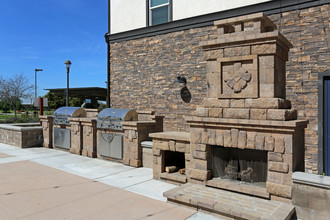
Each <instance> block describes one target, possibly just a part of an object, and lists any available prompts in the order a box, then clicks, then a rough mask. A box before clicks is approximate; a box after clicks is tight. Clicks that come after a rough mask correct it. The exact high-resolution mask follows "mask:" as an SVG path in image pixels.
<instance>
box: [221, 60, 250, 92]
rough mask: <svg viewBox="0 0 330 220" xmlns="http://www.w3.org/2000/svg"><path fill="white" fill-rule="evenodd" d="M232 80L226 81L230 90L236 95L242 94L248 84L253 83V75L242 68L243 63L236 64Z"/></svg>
mask: <svg viewBox="0 0 330 220" xmlns="http://www.w3.org/2000/svg"><path fill="white" fill-rule="evenodd" d="M231 75H232V78H230V79H225V80H224V81H225V83H226V84H227V86H229V88H231V89H232V90H234V92H235V93H240V92H241V91H242V90H243V89H245V87H246V86H247V83H248V82H250V81H251V78H252V74H251V73H249V71H248V70H246V69H245V68H243V67H242V64H241V63H235V64H234V66H233V71H232V74H231Z"/></svg>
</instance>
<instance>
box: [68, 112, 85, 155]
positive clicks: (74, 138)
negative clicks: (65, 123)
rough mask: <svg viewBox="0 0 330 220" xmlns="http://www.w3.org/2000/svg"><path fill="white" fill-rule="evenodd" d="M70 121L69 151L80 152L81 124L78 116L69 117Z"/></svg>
mask: <svg viewBox="0 0 330 220" xmlns="http://www.w3.org/2000/svg"><path fill="white" fill-rule="evenodd" d="M69 120H70V123H71V147H70V152H71V153H73V154H79V155H81V153H82V126H81V122H80V120H79V118H69Z"/></svg>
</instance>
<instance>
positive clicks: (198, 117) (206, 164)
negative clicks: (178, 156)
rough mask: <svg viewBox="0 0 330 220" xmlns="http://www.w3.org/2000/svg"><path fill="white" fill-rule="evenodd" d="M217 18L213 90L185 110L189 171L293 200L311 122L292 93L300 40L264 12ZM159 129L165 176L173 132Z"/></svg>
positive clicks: (159, 163)
mask: <svg viewBox="0 0 330 220" xmlns="http://www.w3.org/2000/svg"><path fill="white" fill-rule="evenodd" d="M214 25H215V26H216V28H217V30H218V39H215V40H209V41H206V42H201V44H200V45H201V47H202V48H203V50H204V58H205V60H206V63H207V72H206V74H207V83H206V85H205V86H206V87H207V97H205V98H204V100H203V101H202V103H201V105H200V106H199V107H197V108H196V111H195V115H194V116H189V117H186V118H185V119H186V121H187V123H188V124H189V125H190V133H189V137H190V138H189V139H188V140H187V141H189V144H190V145H189V148H190V150H189V151H185V158H186V167H185V168H186V173H185V178H186V179H187V182H191V183H198V184H204V185H207V186H212V187H215V188H221V189H226V190H230V191H236V192H241V193H244V194H249V195H254V196H257V197H262V198H267V199H272V200H281V201H284V200H285V201H287V200H288V199H291V189H292V172H293V171H304V129H305V128H306V126H307V121H300V120H297V111H296V110H293V109H291V103H290V101H289V100H286V99H285V98H286V94H285V89H286V86H285V85H286V76H285V74H286V73H285V63H286V61H287V60H288V51H289V49H290V48H291V47H292V45H291V43H290V42H289V41H288V40H287V39H286V38H285V37H284V36H283V35H282V34H281V33H279V31H278V30H277V27H276V25H275V24H274V23H273V22H272V21H270V20H269V19H268V17H267V16H265V15H264V14H263V13H257V14H252V15H247V16H241V17H237V18H230V19H225V20H220V21H216V22H214ZM185 135H186V133H182V136H185ZM176 136H180V134H179V132H177V133H176ZM152 137H153V138H154V157H155V159H154V177H155V178H161V177H162V175H164V174H163V173H164V167H165V164H164V159H165V157H164V155H166V154H164V150H170V145H169V144H166V147H164V146H163V143H164V142H166V143H169V142H170V140H171V138H170V137H169V138H167V139H166V138H165V137H166V135H164V134H154V135H153V136H152ZM172 139H173V138H172ZM160 141H161V143H160ZM165 148H166V149H165ZM187 158H189V159H188V162H187Z"/></svg>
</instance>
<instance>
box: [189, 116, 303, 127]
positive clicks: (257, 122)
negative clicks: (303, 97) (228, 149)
mask: <svg viewBox="0 0 330 220" xmlns="http://www.w3.org/2000/svg"><path fill="white" fill-rule="evenodd" d="M185 119H186V121H187V122H188V123H223V124H241V125H253V126H265V127H267V126H272V127H307V124H308V123H309V122H308V121H306V120H291V121H274V120H252V119H231V118H209V117H197V116H188V117H185Z"/></svg>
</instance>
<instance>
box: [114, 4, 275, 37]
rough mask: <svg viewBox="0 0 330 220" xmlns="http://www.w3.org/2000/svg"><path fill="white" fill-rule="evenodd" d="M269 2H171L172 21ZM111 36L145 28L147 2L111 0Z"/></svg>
mask: <svg viewBox="0 0 330 220" xmlns="http://www.w3.org/2000/svg"><path fill="white" fill-rule="evenodd" d="M267 1H271V0H232V1H219V0H204V1H200V0H173V21H176V20H180V19H185V18H189V17H194V16H198V15H203V14H208V13H214V12H218V11H224V10H228V9H232V8H238V7H244V6H247V5H253V4H257V3H262V2H267ZM110 4H111V5H110V8H111V13H110V16H111V18H110V23H111V34H115V33H120V32H124V31H130V30H134V29H138V28H142V27H146V26H147V5H146V4H147V0H111V3H110Z"/></svg>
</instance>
